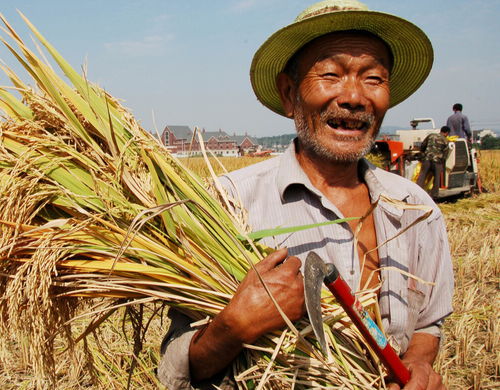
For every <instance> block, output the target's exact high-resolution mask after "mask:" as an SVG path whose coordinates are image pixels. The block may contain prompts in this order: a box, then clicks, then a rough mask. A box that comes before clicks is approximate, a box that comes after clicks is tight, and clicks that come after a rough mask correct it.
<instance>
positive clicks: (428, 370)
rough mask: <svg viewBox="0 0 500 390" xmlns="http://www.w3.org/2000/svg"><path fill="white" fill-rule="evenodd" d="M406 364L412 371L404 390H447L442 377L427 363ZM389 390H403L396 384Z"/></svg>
mask: <svg viewBox="0 0 500 390" xmlns="http://www.w3.org/2000/svg"><path fill="white" fill-rule="evenodd" d="M403 363H405V365H406V367H408V369H409V370H410V374H411V379H410V381H409V382H408V383H407V384H406V386H405V387H403V388H402V389H403V390H446V387H445V386H444V384H443V381H442V379H441V375H439V374H438V373H437V372H436V371H434V370H433V369H432V366H431V365H430V364H429V363H427V362H413V363H406V362H405V361H404V360H403ZM388 390H401V387H400V386H399V385H397V384H395V383H393V384H391V385H390V386H389V388H388Z"/></svg>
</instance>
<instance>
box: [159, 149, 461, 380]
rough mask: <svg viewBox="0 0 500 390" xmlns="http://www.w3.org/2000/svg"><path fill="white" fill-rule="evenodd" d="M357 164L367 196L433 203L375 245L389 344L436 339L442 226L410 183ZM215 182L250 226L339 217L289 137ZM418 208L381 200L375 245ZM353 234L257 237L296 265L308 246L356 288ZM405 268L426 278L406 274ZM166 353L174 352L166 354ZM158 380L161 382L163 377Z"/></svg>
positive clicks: (337, 227) (444, 280)
mask: <svg viewBox="0 0 500 390" xmlns="http://www.w3.org/2000/svg"><path fill="white" fill-rule="evenodd" d="M359 169H360V174H361V177H363V178H364V181H365V183H366V184H367V187H368V189H369V193H370V198H371V201H372V202H374V201H376V200H377V199H379V196H380V195H385V196H387V197H389V198H392V199H396V200H400V201H403V202H406V203H409V204H425V205H428V206H431V207H432V208H433V212H432V214H431V215H430V217H429V218H427V219H426V220H424V221H423V222H420V223H419V224H417V225H415V226H413V227H411V228H410V229H408V230H407V231H406V232H404V233H403V234H401V235H399V236H398V237H396V238H394V239H392V240H390V241H388V242H387V243H385V244H383V245H381V246H380V247H379V248H378V255H379V259H380V267H381V278H382V286H381V291H380V295H379V304H380V310H381V315H382V322H383V327H384V330H385V332H386V334H387V335H388V337H389V339H390V340H391V344H392V345H394V346H395V348H396V350H399V351H400V352H401V353H402V352H404V351H406V349H407V347H408V343H409V340H410V339H411V337H412V335H413V333H414V332H425V333H430V334H433V335H435V336H437V337H440V335H441V333H440V324H441V322H442V320H443V319H444V318H445V317H446V316H447V315H449V314H450V313H451V311H452V307H451V300H452V295H453V269H452V264H451V258H450V251H449V246H448V239H447V234H446V229H445V224H444V220H443V216H442V214H441V212H440V210H439V208H438V207H437V206H436V205H435V204H434V202H432V200H431V198H430V197H429V196H428V194H427V193H426V192H425V191H423V190H422V189H421V188H420V187H419V186H418V185H416V184H415V183H413V182H411V181H409V180H406V179H404V178H402V177H400V176H397V175H394V174H392V173H389V172H386V171H384V170H381V169H379V168H376V167H375V166H373V165H372V164H370V163H368V162H367V161H366V160H361V161H360V163H359ZM221 181H222V184H223V185H224V186H225V187H226V188H227V189H228V192H229V193H230V195H231V196H232V197H234V198H235V199H239V200H240V201H241V203H242V204H243V206H244V207H245V208H246V210H247V211H248V217H249V223H250V225H251V227H252V230H254V231H256V230H262V229H268V228H274V227H278V226H279V227H288V226H300V225H306V224H315V223H320V222H326V221H330V220H334V219H339V218H343V215H342V213H341V212H340V211H339V210H338V209H337V207H336V206H335V205H334V204H333V203H332V202H330V201H329V200H328V199H327V198H326V197H325V196H324V195H323V194H322V193H321V192H320V191H319V190H318V189H316V188H315V187H314V186H313V185H312V184H311V182H310V180H309V178H308V177H307V175H306V174H305V172H304V171H303V170H302V168H301V167H300V165H299V163H298V161H297V159H296V156H295V148H294V143H292V144H291V145H290V147H289V148H288V149H287V151H286V152H285V153H284V154H283V155H282V156H280V157H278V158H273V159H270V160H266V161H264V162H261V163H258V164H255V165H252V166H249V167H247V168H243V169H240V170H238V171H235V172H231V173H229V174H228V175H225V176H223V177H221ZM422 213H423V211H420V210H407V209H405V210H402V209H400V208H397V207H395V206H394V205H392V204H390V203H389V202H384V201H380V202H379V203H378V205H377V207H376V208H375V210H374V215H373V217H374V222H375V230H376V235H377V242H378V245H380V244H382V243H384V242H385V241H387V240H388V239H391V238H393V237H395V236H397V234H398V233H400V232H401V231H402V230H404V228H405V227H406V226H408V225H410V224H411V223H412V222H413V221H414V220H416V219H417V218H418V217H419V216H420V215H421V214H422ZM353 238H354V237H353V233H352V231H351V229H350V227H349V225H348V224H347V223H342V224H333V225H327V226H321V227H316V228H312V229H308V230H303V231H299V232H295V233H290V234H283V235H279V236H276V237H268V238H265V239H263V243H264V244H266V245H268V246H272V247H276V248H278V247H283V246H286V247H288V252H289V255H294V256H297V257H299V258H300V259H301V260H302V264H304V261H305V257H306V255H307V253H308V252H309V251H311V250H314V251H315V252H316V253H317V254H318V255H320V257H321V258H323V259H324V260H325V261H326V262H333V263H334V264H335V265H336V266H337V268H338V270H339V272H340V274H341V275H342V277H343V278H344V279H345V280H346V282H347V283H348V284H349V285H350V287H351V289H353V291H357V290H358V288H359V286H358V285H359V283H360V277H361V270H360V262H359V259H358V255H357V250H356V247H355V245H354V240H353ZM408 273H409V274H412V275H415V276H417V277H418V278H419V279H420V280H421V281H426V282H431V283H422V282H421V281H416V280H415V279H412V278H408V277H407V275H408ZM178 339H179V340H180V339H182V337H179V338H178ZM185 342H186V341H185ZM188 347H189V344H184V346H182V343H180V342H179V343H178V345H177V346H175V343H169V345H168V346H167V349H168V351H167V353H165V355H164V360H165V359H167V360H170V363H169V364H171V363H172V362H171V360H172V359H177V358H178V356H179V355H178V354H179V352H180V351H182V350H183V349H184V351H185V352H184V353H185V354H187V350H188ZM171 354H173V355H171ZM167 355H171V356H173V357H171V358H170V359H169V358H168V357H167ZM186 361H187V359H186ZM165 364H166V363H165ZM160 368H161V367H160ZM175 370H176V373H175V374H176V375H179V373H180V372H181V371H182V370H181V368H180V367H176V368H175ZM188 372H189V371H187V373H188ZM160 379H161V377H160ZM165 380H166V381H167V382H168V375H166V376H165ZM170 383H172V382H170Z"/></svg>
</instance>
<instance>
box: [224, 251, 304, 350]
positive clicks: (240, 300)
mask: <svg viewBox="0 0 500 390" xmlns="http://www.w3.org/2000/svg"><path fill="white" fill-rule="evenodd" d="M287 254H288V251H287V249H286V248H285V249H279V250H277V251H276V252H273V253H272V254H270V255H269V256H267V257H266V258H265V259H264V260H262V261H261V262H260V263H258V264H257V265H256V267H255V268H256V269H257V270H258V272H259V274H260V275H261V277H262V279H263V280H264V282H265V284H266V286H267V287H268V289H269V291H270V292H271V294H272V295H273V297H274V298H275V299H276V301H277V303H278V305H279V306H280V307H281V309H282V310H283V312H284V313H285V314H286V315H287V317H288V318H289V319H290V320H292V321H295V320H298V319H299V318H301V317H302V316H303V315H304V313H305V306H304V281H303V277H302V274H301V273H300V266H301V261H300V260H299V259H298V258H297V257H288V258H287ZM285 260H286V261H285ZM223 312H224V313H223V314H224V318H225V320H226V321H228V323H230V324H231V328H232V329H233V331H234V332H235V333H236V334H238V335H240V337H241V341H242V342H244V343H252V342H254V341H255V340H256V339H258V338H259V337H260V336H261V335H263V334H265V333H267V332H270V331H272V330H276V329H281V328H283V327H284V326H285V321H284V320H283V318H282V317H281V315H280V314H279V312H278V310H277V309H276V306H275V305H274V303H273V302H272V301H271V298H270V297H269V294H268V293H267V292H266V290H265V289H264V286H263V285H262V282H261V281H260V280H259V277H258V275H257V273H256V272H255V271H254V270H250V271H249V272H248V274H247V276H246V277H245V279H244V280H243V282H242V283H241V285H240V286H239V288H238V290H237V291H236V293H235V294H234V297H233V299H231V302H230V303H229V305H228V306H227V307H226V308H225V309H224V311H223ZM221 314H222V313H221Z"/></svg>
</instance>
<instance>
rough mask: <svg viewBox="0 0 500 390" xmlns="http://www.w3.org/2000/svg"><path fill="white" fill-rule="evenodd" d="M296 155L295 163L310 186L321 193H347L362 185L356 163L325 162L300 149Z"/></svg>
mask: <svg viewBox="0 0 500 390" xmlns="http://www.w3.org/2000/svg"><path fill="white" fill-rule="evenodd" d="M296 153H297V161H298V162H299V164H300V166H301V167H302V169H303V170H304V172H305V173H306V175H307V176H308V178H309V180H310V181H311V183H312V185H313V186H314V187H316V188H318V189H319V190H320V191H321V192H323V193H328V192H330V191H331V190H332V189H337V190H346V191H349V190H352V189H355V188H356V187H358V186H359V185H360V184H362V180H361V179H360V178H359V176H358V163H359V162H358V161H355V162H338V161H327V160H324V159H320V158H318V157H317V156H314V155H311V154H310V153H307V152H306V151H305V150H303V149H300V148H298V150H297V152H296Z"/></svg>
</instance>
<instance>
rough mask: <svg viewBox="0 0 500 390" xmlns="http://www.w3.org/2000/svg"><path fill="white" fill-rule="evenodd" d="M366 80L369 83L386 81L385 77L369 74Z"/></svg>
mask: <svg viewBox="0 0 500 390" xmlns="http://www.w3.org/2000/svg"><path fill="white" fill-rule="evenodd" d="M366 82H367V83H368V84H382V83H383V82H384V79H383V78H382V77H379V76H368V77H367V78H366Z"/></svg>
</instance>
